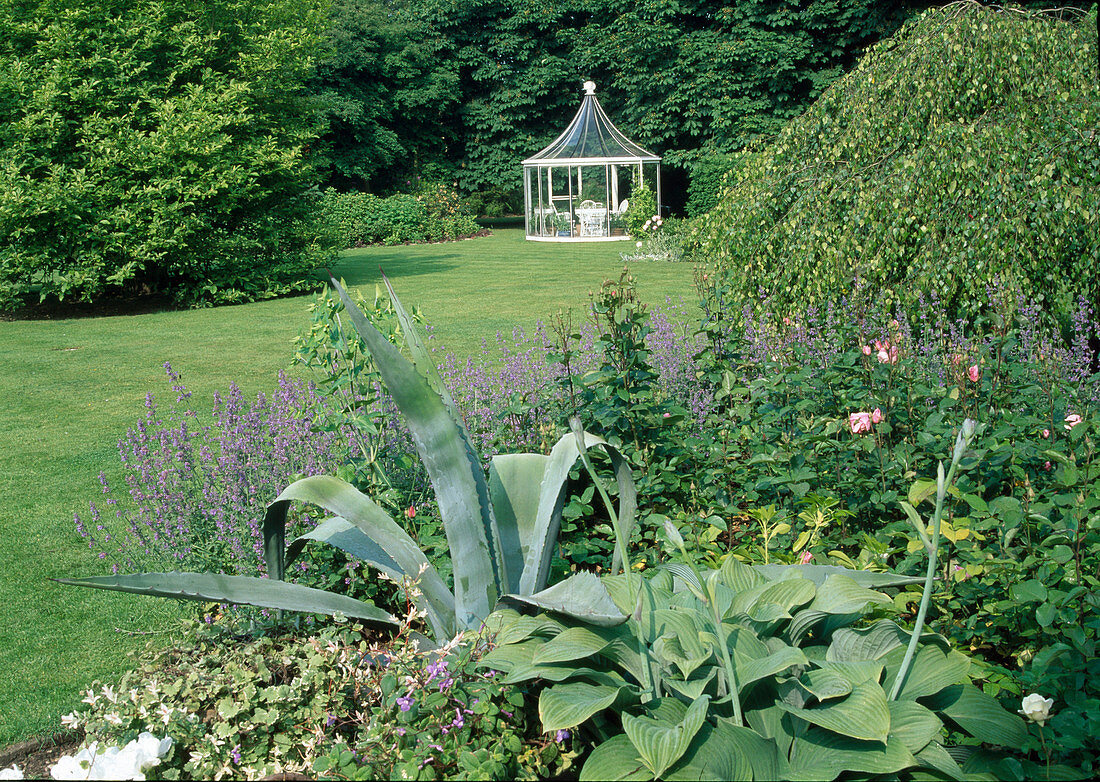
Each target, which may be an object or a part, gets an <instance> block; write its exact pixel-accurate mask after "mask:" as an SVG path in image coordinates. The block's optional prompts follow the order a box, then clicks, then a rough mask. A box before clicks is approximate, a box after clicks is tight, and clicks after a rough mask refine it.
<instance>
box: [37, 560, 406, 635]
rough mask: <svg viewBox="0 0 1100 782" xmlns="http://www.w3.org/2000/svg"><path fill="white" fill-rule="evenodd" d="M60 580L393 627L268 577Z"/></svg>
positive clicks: (372, 610) (340, 598) (368, 608)
mask: <svg viewBox="0 0 1100 782" xmlns="http://www.w3.org/2000/svg"><path fill="white" fill-rule="evenodd" d="M54 580H55V581H57V582H58V583H61V584H72V585H74V586H85V587H92V588H93V589H110V590H112V591H115V592H130V593H133V594H137V595H152V596H154V597H171V598H175V599H176V600H195V601H198V602H201V603H232V604H234V605H249V606H256V607H257V608H273V609H277V610H280V611H301V612H303V613H309V614H328V615H330V616H331V615H333V614H336V613H342V614H344V615H345V616H347V617H350V618H352V619H359V620H361V621H363V622H367V623H370V624H376V625H386V626H389V627H397V624H398V622H397V620H396V619H395V618H394V617H392V616H390V614H388V613H386V612H385V611H383V610H382V609H381V608H378V607H377V606H372V605H370V604H369V603H363V602H361V601H359V600H355V599H354V598H350V597H347V596H345V595H337V594H334V593H332V592H326V591H324V590H323V589H313V588H311V587H305V586H300V585H298V584H291V583H289V582H286V581H278V580H276V579H273V578H255V577H253V576H223V575H221V574H218V573H179V572H172V573H131V574H127V575H120V576H92V577H89V578H58V579H54Z"/></svg>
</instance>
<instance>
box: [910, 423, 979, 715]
mask: <svg viewBox="0 0 1100 782" xmlns="http://www.w3.org/2000/svg"><path fill="white" fill-rule="evenodd" d="M975 426H976V424H975V423H974V421H972V420H971V419H969V418H968V419H966V420H965V421H964V422H963V426H962V431H961V432H959V436H958V437H957V438H955V451H954V453H953V454H952V455H951V467H950V468H949V469H948V471H947V476H946V478H945V477H944V474H943V462H940V463H939V464H938V465H936V513H935V515H934V516H933V517H932V539H931V540H930V541H929V540H928V538H927V537H926V536H925V534H924V530H922V529H920V528H919V527H918V528H917V531H918V532H919V533H920V536H921V539H922V542H924V547H925V549H926V550H927V551H928V570H927V571H926V573H925V577H924V594H923V595H921V599H920V608H919V609H918V610H917V621H916V623H915V624H914V625H913V634H912V635H911V636H910V638H909V646H908V648H906V650H905V657H904V658H902V661H901V667H900V668H899V669H898V675H897V676H896V677H895V678H894V686H893V688H892V689H891V690H890V700H892V701H894V700H897V699H898V694H899V693H901V688H902V686H903V685H904V684H905V679H906V678H907V677H908V676H909V670H910V668H911V667H912V665H913V655H914V654H916V651H917V645H918V644H919V643H920V635H921V631H922V630H923V629H924V620H925V616H926V615H927V614H928V604H929V603H931V602H932V584H933V582H934V581H935V578H936V561H937V559H938V554H939V547H940V522H941V520H942V519H943V504H944V500H945V499H946V497H947V487H948V486H950V485H951V484H952V483H953V482H954V481H955V472H956V471H957V470H958V467H959V461H960V460H961V459H962V457H963V454H964V453H965V452H966V447H967V446H968V445H969V444H970V441H971V440H972V439H973V437H974V429H975Z"/></svg>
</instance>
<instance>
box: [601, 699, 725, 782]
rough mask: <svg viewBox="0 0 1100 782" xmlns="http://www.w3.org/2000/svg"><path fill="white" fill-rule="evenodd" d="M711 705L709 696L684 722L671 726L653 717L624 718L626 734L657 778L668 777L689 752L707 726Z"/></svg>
mask: <svg viewBox="0 0 1100 782" xmlns="http://www.w3.org/2000/svg"><path fill="white" fill-rule="evenodd" d="M709 702H710V699H709V698H708V697H707V696H706V695H704V696H702V697H701V698H699V699H698V700H696V701H694V702H693V703H692V704H691V706H690V707H689V708H688V710H687V713H686V714H684V718H683V719H682V720H681V721H680V722H679V723H676V724H668V723H666V722H664V721H662V720H659V719H655V718H653V717H636V716H634V715H631V714H624V715H623V717H622V720H623V731H625V732H626V735H627V737H628V738H629V739H630V743H631V744H633V745H634V748H635V749H637V750H638V754H639V755H641V757H642V761H643V762H644V763H645V764H646V766H647V767H648V768H649V770H650V771H651V772H652V773H653V776H654V777H660V776H661V775H662V774H664V772H665V771H666V770H667V769H668V767H669V766H671V765H672V764H673V763H675V762H676V761H677V760H679V759H680V758H681V757H683V755H684V753H685V752H687V749H688V747H689V746H690V745H691V741H692V739H694V738H695V734H696V733H698V732H699V728H701V727H702V726H703V721H704V720H705V719H706V716H707V704H708V703H709Z"/></svg>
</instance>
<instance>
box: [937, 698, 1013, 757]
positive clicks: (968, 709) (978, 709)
mask: <svg viewBox="0 0 1100 782" xmlns="http://www.w3.org/2000/svg"><path fill="white" fill-rule="evenodd" d="M922 702H923V703H924V704H925V705H926V706H927V707H928V708H930V709H932V710H933V711H936V712H940V713H942V714H944V715H946V716H947V717H949V718H951V720H952V721H953V722H955V723H956V724H958V726H959V727H960V728H962V729H963V730H965V731H966V732H967V733H969V734H970V735H971V736H973V737H974V738H976V739H979V740H980V741H985V742H988V743H990V744H999V745H1000V746H1002V747H1017V748H1018V747H1020V746H1023V743H1024V741H1025V739H1026V738H1027V726H1026V725H1025V723H1024V721H1023V719H1021V718H1020V717H1019V716H1017V715H1015V714H1012V713H1010V712H1008V711H1006V710H1005V709H1004V708H1003V707H1002V706H1001V704H1000V703H998V702H997V699H996V698H993V697H992V696H990V695H986V694H985V693H984V692H982V691H981V690H979V689H978V688H977V687H975V686H974V685H973V684H969V683H967V684H955V685H952V686H950V687H946V688H944V689H943V690H941V691H940V692H938V693H937V694H936V695H934V696H932V697H930V698H924V699H923V701H922Z"/></svg>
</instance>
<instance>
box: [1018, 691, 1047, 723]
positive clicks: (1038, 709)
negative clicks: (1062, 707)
mask: <svg viewBox="0 0 1100 782" xmlns="http://www.w3.org/2000/svg"><path fill="white" fill-rule="evenodd" d="M1021 705H1022V706H1023V708H1022V709H1020V714H1023V715H1024V716H1025V717H1027V718H1028V719H1029V720H1031V721H1032V722H1037V723H1039V727H1042V726H1043V723H1044V722H1046V721H1047V720H1049V719H1050V707H1051V706H1053V705H1054V699H1053V698H1044V697H1043V696H1042V695H1039V694H1038V693H1036V692H1033V693H1031V695H1028V696H1027V697H1026V698H1024V700H1023V703H1022V704H1021Z"/></svg>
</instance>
